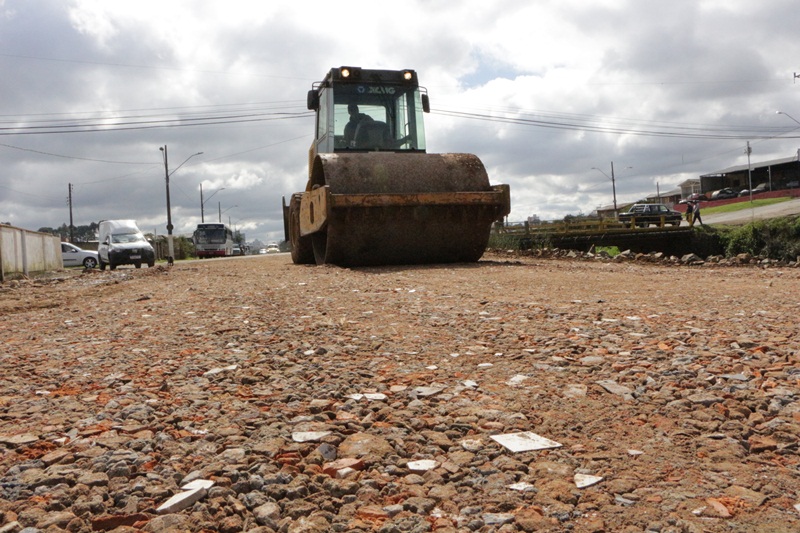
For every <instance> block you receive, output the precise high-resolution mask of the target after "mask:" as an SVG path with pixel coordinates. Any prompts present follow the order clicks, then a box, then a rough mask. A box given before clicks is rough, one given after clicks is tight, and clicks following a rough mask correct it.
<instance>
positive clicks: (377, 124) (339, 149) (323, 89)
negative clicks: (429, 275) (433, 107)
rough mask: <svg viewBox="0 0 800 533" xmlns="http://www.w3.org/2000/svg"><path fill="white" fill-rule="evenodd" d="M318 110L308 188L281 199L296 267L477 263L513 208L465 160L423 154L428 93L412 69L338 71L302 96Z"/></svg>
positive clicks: (470, 158)
mask: <svg viewBox="0 0 800 533" xmlns="http://www.w3.org/2000/svg"><path fill="white" fill-rule="evenodd" d="M307 100H308V108H309V109H311V110H314V111H315V112H316V130H315V135H314V141H313V143H312V145H311V149H310V150H309V165H308V182H307V184H306V188H305V191H303V192H298V193H295V194H293V195H292V196H291V197H290V199H289V202H288V204H287V202H286V199H285V198H284V200H283V216H284V231H285V233H286V240H287V241H289V242H290V243H291V250H292V261H293V262H294V263H296V264H318V265H324V264H333V265H338V266H343V267H354V266H375V265H403V264H426V263H460V262H475V261H477V260H478V259H480V257H481V256H482V255H483V253H484V251H485V250H486V245H487V243H488V241H489V232H490V230H491V227H492V224H493V223H494V222H495V221H497V220H501V219H502V218H503V217H505V216H506V215H507V214H508V213H509V211H510V203H511V202H510V192H509V187H508V185H490V184H489V177H488V175H487V174H486V168H485V167H484V166H483V163H482V162H481V160H480V159H478V157H477V156H475V155H472V154H460V153H453V154H428V153H426V151H425V129H424V125H423V113H427V112H429V111H430V103H429V99H428V95H427V93H426V91H425V90H424V89H423V88H420V86H419V81H418V79H417V74H416V72H415V71H413V70H368V69H362V68H359V67H339V68H333V69H331V70H330V72H328V74H327V75H326V76H325V78H324V79H323V80H322V81H321V82H316V83H314V84H313V86H312V89H311V90H310V91H309V92H308V98H307Z"/></svg>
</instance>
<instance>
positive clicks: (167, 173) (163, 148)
mask: <svg viewBox="0 0 800 533" xmlns="http://www.w3.org/2000/svg"><path fill="white" fill-rule="evenodd" d="M158 149H159V150H161V154H162V156H163V157H164V176H165V181H166V183H167V246H168V252H167V253H168V254H169V256H168V257H167V261H169V262H170V263H172V262H173V261H174V259H175V247H174V245H173V243H172V228H173V226H172V208H171V207H170V204H169V177H170V176H172V175H173V174H175V173H176V172H177V171H178V169H179V168H181V167H182V166H183V165H185V164H186V161H188V160H190V159H191V158H193V157H194V156H196V155H200V154H202V153H203V152H197V153H196V154H192V155H190V156H189V157H187V158H186V159H185V160H184V162H183V163H181V164H180V165H178V166H177V168H176V169H175V170H173V171H172V172H170V171H169V162H168V160H167V145H166V144H165V145H164V146H159V147H158Z"/></svg>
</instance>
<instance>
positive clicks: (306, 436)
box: [292, 431, 331, 442]
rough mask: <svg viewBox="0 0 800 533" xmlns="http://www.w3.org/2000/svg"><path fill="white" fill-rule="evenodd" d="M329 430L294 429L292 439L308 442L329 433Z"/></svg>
mask: <svg viewBox="0 0 800 533" xmlns="http://www.w3.org/2000/svg"><path fill="white" fill-rule="evenodd" d="M330 434H331V432H330V431H295V432H294V433H292V440H293V441H295V442H310V441H315V440H319V439H321V438H323V437H327V436H328V435H330Z"/></svg>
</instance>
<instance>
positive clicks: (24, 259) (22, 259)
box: [0, 224, 64, 282]
mask: <svg viewBox="0 0 800 533" xmlns="http://www.w3.org/2000/svg"><path fill="white" fill-rule="evenodd" d="M62 268H64V263H63V262H62V261H61V239H60V238H59V237H58V236H56V235H50V234H49V233H39V232H38V231H29V230H25V229H22V228H15V227H14V226H6V225H3V224H0V282H1V281H5V280H6V279H14V278H21V277H27V276H29V275H31V274H40V273H43V272H49V271H51V270H60V269H62Z"/></svg>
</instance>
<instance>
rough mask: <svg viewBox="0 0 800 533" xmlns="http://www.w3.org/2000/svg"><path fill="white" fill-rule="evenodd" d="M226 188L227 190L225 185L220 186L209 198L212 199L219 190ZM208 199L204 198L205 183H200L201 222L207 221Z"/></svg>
mask: <svg viewBox="0 0 800 533" xmlns="http://www.w3.org/2000/svg"><path fill="white" fill-rule="evenodd" d="M224 190H225V187H220V188H219V189H217V190H216V191H214V192H212V193H211V196H209V197H208V200H211V199H212V198H213V197H214V195H215V194H217V193H218V192H219V191H224ZM208 200H203V184H202V183H201V184H200V222H205V221H206V215H205V205H206V202H208Z"/></svg>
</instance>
